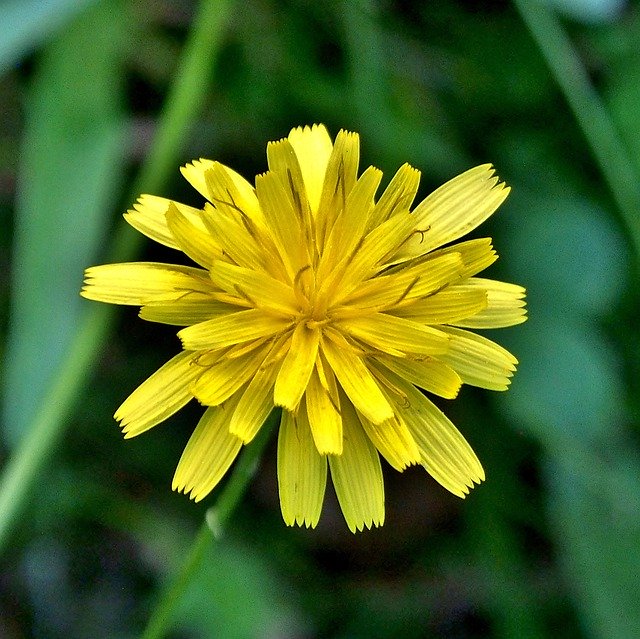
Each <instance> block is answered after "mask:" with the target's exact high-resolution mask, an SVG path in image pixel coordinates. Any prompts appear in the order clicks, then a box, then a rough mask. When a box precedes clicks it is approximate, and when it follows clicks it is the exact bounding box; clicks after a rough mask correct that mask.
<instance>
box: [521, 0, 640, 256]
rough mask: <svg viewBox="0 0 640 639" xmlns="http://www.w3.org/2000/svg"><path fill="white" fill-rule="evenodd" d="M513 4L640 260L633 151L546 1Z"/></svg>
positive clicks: (638, 184)
mask: <svg viewBox="0 0 640 639" xmlns="http://www.w3.org/2000/svg"><path fill="white" fill-rule="evenodd" d="M514 4H515V6H516V7H517V9H518V11H519V12H520V15H521V17H522V19H523V21H524V22H525V24H526V25H527V28H528V29H529V31H530V32H531V35H532V36H533V39H534V40H535V42H536V44H537V45H538V48H539V49H540V52H541V53H542V55H543V56H544V58H545V60H546V62H547V65H548V66H549V69H550V71H551V73H552V74H553V76H554V78H555V80H556V82H557V83H558V86H559V87H560V90H561V91H562V93H563V95H564V97H565V99H566V101H567V103H568V105H569V107H570V108H571V110H572V111H573V114H574V116H575V118H576V120H577V121H578V124H579V125H580V128H581V129H582V132H583V134H584V136H585V138H586V140H587V143H588V144H589V146H590V147H591V152H592V154H593V157H594V158H595V160H596V162H597V163H598V166H599V168H600V171H601V172H602V176H603V177H604V179H605V181H606V182H607V185H608V186H609V189H610V190H611V194H612V197H613V199H614V201H615V203H616V205H617V207H618V209H619V213H620V217H621V219H622V221H623V223H624V226H625V230H626V232H627V234H628V235H629V239H630V240H631V244H632V246H633V249H634V253H635V256H636V261H637V260H638V258H639V257H640V216H639V215H638V211H640V176H638V175H637V174H636V172H635V170H634V165H633V162H632V160H631V157H630V154H629V151H628V149H627V148H626V147H625V145H624V144H623V142H622V139H621V136H620V133H619V132H618V131H617V129H616V127H615V125H614V123H613V121H612V119H611V116H610V115H609V112H608V110H607V108H606V107H605V105H604V102H603V101H602V99H601V98H600V96H599V95H598V94H597V92H596V91H595V89H594V87H593V85H592V83H591V81H590V79H589V75H588V73H587V71H586V69H585V67H584V65H583V64H582V61H581V59H580V56H579V55H578V53H577V52H576V51H575V49H574V48H573V46H572V45H571V41H570V40H569V38H568V37H567V34H566V33H565V31H564V29H563V28H562V25H561V24H560V21H559V20H558V18H557V17H556V16H555V14H554V13H553V12H552V11H550V10H549V9H548V8H547V7H546V6H545V4H544V3H542V2H534V1H533V0H514Z"/></svg>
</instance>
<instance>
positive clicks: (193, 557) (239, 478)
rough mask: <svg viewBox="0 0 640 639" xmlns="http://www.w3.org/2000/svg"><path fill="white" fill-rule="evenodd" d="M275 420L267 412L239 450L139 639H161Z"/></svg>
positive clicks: (242, 489) (235, 503) (233, 506)
mask: <svg viewBox="0 0 640 639" xmlns="http://www.w3.org/2000/svg"><path fill="white" fill-rule="evenodd" d="M278 418H279V414H278V412H277V411H274V412H273V413H271V416H270V417H269V419H268V420H267V421H266V422H265V424H264V425H263V426H262V428H261V429H260V432H259V433H258V435H257V437H256V438H255V439H254V440H253V442H251V444H249V445H248V446H245V448H244V449H243V451H242V455H241V456H240V459H239V460H238V462H237V463H236V465H235V467H234V469H233V472H232V474H231V477H230V478H229V481H228V482H227V483H226V484H225V486H224V489H223V490H222V492H221V493H220V496H219V497H218V499H217V501H216V503H215V505H214V506H212V507H211V508H209V510H207V512H206V515H205V521H204V522H203V523H202V526H201V527H200V530H199V532H198V534H197V535H196V538H195V539H194V541H193V544H192V545H191V548H190V549H189V552H188V553H187V556H186V559H185V561H184V564H183V565H182V567H181V568H180V570H179V572H178V573H177V574H176V575H175V577H174V578H173V581H172V582H171V583H170V584H169V586H168V587H167V588H166V589H165V591H164V593H163V595H162V597H161V599H160V601H159V602H158V605H157V606H156V607H155V608H154V610H153V612H152V613H151V616H150V618H149V621H148V623H147V627H146V628H145V631H144V633H143V634H142V639H161V637H163V636H164V635H165V634H166V632H167V630H168V628H169V625H170V623H171V621H172V619H173V616H174V613H175V610H176V608H177V607H178V604H179V603H180V600H181V599H182V595H183V594H184V592H185V591H186V589H187V587H188V586H189V584H190V583H191V579H192V578H193V576H194V574H195V573H196V571H197V569H198V567H199V566H200V564H201V563H202V561H203V559H204V557H205V553H206V551H207V549H208V548H209V545H210V543H211V541H213V540H214V539H220V538H221V537H222V535H223V534H224V531H225V529H226V525H227V523H228V521H229V519H230V517H231V515H232V514H233V512H234V511H235V509H236V507H237V506H238V504H239V503H240V500H241V499H242V496H243V495H244V493H245V492H246V490H247V487H248V486H249V482H250V481H251V479H252V477H253V476H254V475H255V472H256V470H257V468H258V464H259V462H260V458H261V457H262V453H263V452H264V449H265V447H266V445H267V442H268V441H269V439H270V438H271V434H272V433H273V431H274V428H275V425H276V423H277V421H278Z"/></svg>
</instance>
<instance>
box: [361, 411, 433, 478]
mask: <svg viewBox="0 0 640 639" xmlns="http://www.w3.org/2000/svg"><path fill="white" fill-rule="evenodd" d="M359 418H360V422H361V424H362V427H363V428H364V431H365V433H366V434H367V437H369V439H370V440H371V441H372V443H373V445H374V446H375V447H376V448H377V449H378V451H379V452H380V454H381V455H382V456H383V457H384V458H385V459H386V460H387V461H388V462H389V464H390V465H391V466H392V467H393V468H395V469H396V470H397V471H400V472H402V471H403V470H404V469H405V468H406V467H407V466H412V465H414V464H419V463H420V461H421V455H420V449H419V448H418V446H417V444H416V442H415V440H414V438H413V435H412V434H411V432H410V431H409V429H408V428H407V426H406V424H405V423H404V421H403V420H401V419H400V418H398V416H394V418H393V419H390V420H388V421H386V422H383V423H382V424H373V423H372V422H370V421H369V420H368V419H367V418H366V417H364V416H363V415H359Z"/></svg>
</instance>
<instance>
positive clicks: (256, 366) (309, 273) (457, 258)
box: [82, 125, 525, 531]
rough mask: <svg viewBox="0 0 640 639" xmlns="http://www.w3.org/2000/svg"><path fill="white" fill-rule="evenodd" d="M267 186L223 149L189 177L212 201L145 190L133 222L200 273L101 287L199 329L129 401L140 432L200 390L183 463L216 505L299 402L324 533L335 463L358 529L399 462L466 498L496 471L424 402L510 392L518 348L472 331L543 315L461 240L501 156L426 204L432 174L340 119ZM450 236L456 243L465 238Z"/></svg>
mask: <svg viewBox="0 0 640 639" xmlns="http://www.w3.org/2000/svg"><path fill="white" fill-rule="evenodd" d="M267 158H268V166H269V170H268V171H267V172H266V173H264V174H262V175H259V176H257V177H256V180H255V187H254V186H252V185H251V184H250V183H249V182H247V181H246V180H245V179H243V178H242V177H241V176H240V175H238V174H237V173H236V172H234V171H233V170H231V169H229V168H228V167H226V166H224V165H222V164H220V163H219V162H212V161H210V160H197V161H194V162H192V163H191V164H187V165H186V166H185V167H183V168H182V173H183V175H184V177H185V178H186V179H187V180H188V181H189V182H190V183H191V185H192V186H193V187H195V188H196V189H197V190H198V191H199V192H200V193H201V194H202V196H203V197H204V198H206V200H207V201H206V203H205V205H204V207H203V208H202V209H197V208H192V207H190V206H186V205H184V204H180V203H178V202H173V201H171V200H166V199H164V198H160V197H156V196H152V195H143V196H141V197H140V199H139V200H138V202H137V203H136V204H135V206H134V208H133V209H131V210H130V211H128V213H127V214H126V219H127V221H128V222H129V223H130V224H131V225H132V226H133V227H135V228H136V229H138V230H139V231H141V232H142V233H144V234H145V235H147V236H148V237H150V238H151V239H153V240H156V241H157V242H160V243H161V244H164V245H166V246H169V247H172V248H175V249H178V250H180V251H182V252H184V253H185V254H186V255H187V256H188V257H189V258H191V259H192V260H193V261H194V262H195V263H196V264H197V265H198V266H175V265H169V264H159V263H150V262H138V263H128V264H108V265H104V266H95V267H92V268H89V269H87V271H86V282H85V287H84V288H83V291H82V295H84V297H87V298H89V299H93V300H99V301H102V302H110V303H114V304H131V305H136V306H140V307H141V310H140V317H142V318H143V319H146V320H149V321H153V322H161V323H165V324H172V325H176V326H181V327H184V328H182V329H181V330H179V331H178V337H179V338H180V340H181V342H182V347H183V350H182V351H181V352H180V353H179V354H178V355H176V356H175V357H174V358H173V359H171V360H169V361H168V362H167V363H166V364H165V365H164V366H162V368H160V369H159V370H158V371H157V372H156V373H154V374H153V375H152V376H151V377H150V378H149V379H147V380H146V381H145V382H144V383H143V384H142V385H141V386H140V387H139V388H138V389H137V390H135V391H134V392H133V393H132V395H130V396H129V398H128V399H127V400H125V402H124V403H123V404H122V406H120V408H119V409H118V410H117V412H116V414H115V418H116V419H117V420H118V421H120V423H121V425H122V428H123V431H124V433H125V436H126V437H133V436H135V435H139V434H140V433H142V432H144V431H146V430H148V429H149V428H151V427H152V426H155V425H156V424H158V423H159V422H161V421H163V420H165V419H166V418H167V417H169V416H170V415H172V414H173V413H175V412H176V411H177V410H179V409H180V408H181V407H182V406H184V405H185V404H186V403H187V402H188V401H189V400H191V399H192V398H196V399H197V400H198V401H199V402H200V403H201V404H203V405H204V406H206V407H207V409H206V411H205V412H204V415H203V417H202V419H201V420H200V422H199V423H198V425H197V427H196V429H195V431H194V433H193V435H192V436H191V438H190V440H189V442H188V444H187V446H186V448H185V451H184V453H183V455H182V458H181V459H180V462H179V464H178V468H177V470H176V474H175V477H174V480H173V488H174V489H175V490H179V491H183V492H185V493H189V495H190V496H191V497H192V498H194V499H195V500H196V501H197V500H200V499H202V498H203V497H205V496H206V495H207V494H208V493H209V492H210V491H211V490H212V489H213V488H214V487H215V486H216V484H217V483H218V482H219V481H220V479H221V478H222V477H223V476H224V474H225V473H226V472H227V470H228V469H229V467H230V466H231V464H232V463H233V461H234V459H235V457H236V456H237V454H238V452H239V451H240V449H241V448H242V446H243V444H247V443H248V442H250V441H251V440H252V439H253V438H254V437H255V435H256V433H257V432H258V431H259V429H260V427H261V426H262V424H263V422H264V420H265V419H266V417H267V416H268V415H269V413H270V412H271V411H272V410H273V409H274V407H276V406H279V407H282V417H281V422H280V428H279V435H278V482H279V492H280V503H281V507H282V514H283V517H284V520H285V522H286V523H287V524H289V525H292V524H294V523H297V524H300V525H302V524H304V525H307V526H315V525H316V523H317V522H318V519H319V516H320V511H321V508H322V502H323V499H324V492H325V486H326V481H327V472H328V471H330V473H331V477H332V480H333V483H334V486H335V490H336V493H337V496H338V500H339V502H340V506H341V509H342V512H343V514H344V516H345V519H346V521H347V524H348V526H349V528H350V529H351V530H352V531H355V530H356V529H357V530H361V529H363V528H364V527H365V526H366V527H371V526H372V525H380V524H382V523H383V521H384V489H383V481H382V469H381V464H380V455H382V456H383V457H384V458H385V459H386V460H387V462H388V463H389V464H390V465H391V466H392V467H393V468H395V469H397V470H399V471H402V470H403V469H404V468H406V467H407V466H410V465H413V464H419V465H421V466H423V467H424V468H425V469H426V470H427V471H428V472H429V473H430V474H431V475H432V476H433V477H434V478H435V479H436V481H438V482H439V483H440V484H442V485H443V486H444V487H445V488H447V489H448V490H449V491H451V492H452V493H454V494H455V495H458V496H460V497H464V496H465V494H467V493H468V491H469V489H470V488H471V487H473V485H474V483H479V482H480V481H482V480H483V479H484V472H483V470H482V466H481V465H480V462H479V461H478V459H477V457H476V455H475V454H474V452H473V450H472V449H471V447H470V446H469V444H468V443H467V442H466V440H465V439H464V438H463V437H462V435H461V434H460V433H459V431H458V430H457V429H456V428H455V426H454V425H453V424H452V423H451V422H450V421H449V420H448V419H447V417H445V415H444V414H443V413H442V412H441V411H440V410H439V409H438V408H437V407H436V406H435V405H434V404H433V403H432V402H431V401H430V400H429V399H428V398H427V397H426V396H425V395H424V394H423V392H422V390H420V389H423V390H426V391H428V392H430V393H433V394H435V395H439V396H441V397H445V398H453V397H455V396H456V394H457V393H458V390H459V388H460V386H461V384H463V383H466V384H471V385H474V386H481V387H484V388H489V389H493V390H505V389H506V388H507V386H508V385H509V381H510V377H511V376H512V375H513V372H514V370H515V365H516V363H517V362H516V359H515V358H514V357H513V356H512V355H511V354H510V353H509V352H507V351H506V350H505V349H503V348H502V347H500V346H498V345H497V344H495V343H494V342H492V341H490V340H489V339H487V338H485V337H481V336H479V335H477V334H475V333H473V332H470V331H468V330H466V329H469V328H471V329H484V328H498V327H503V326H509V325H513V324H518V323H520V322H522V321H524V320H525V310H524V301H523V299H524V289H523V288H521V287H520V286H516V285H514V284H507V283H504V282H498V281H495V280H489V279H484V278H479V277H476V275H477V273H479V272H480V271H482V270H483V269H485V268H486V267H487V266H489V265H490V264H492V263H493V262H494V261H495V260H496V258H497V256H496V254H495V252H494V251H493V248H492V246H491V240H490V239H488V238H483V239H473V240H468V241H465V242H461V243H458V244H453V245H452V244H450V243H451V242H453V241H454V240H457V239H459V238H460V237H461V236H463V235H465V234H466V233H468V232H469V231H471V230H472V229H474V228H475V227H476V226H478V225H479V224H480V223H482V222H483V221H484V220H486V219H487V218H488V217H489V216H490V215H491V214H492V213H493V212H494V211H495V210H496V208H497V207H498V206H499V205H500V204H501V203H502V201H503V200H504V199H505V198H506V196H507V194H508V192H509V189H508V188H507V187H505V185H504V184H503V183H500V182H498V178H497V177H495V176H494V175H493V173H494V172H493V169H492V167H491V165H482V166H478V167H476V168H473V169H471V170H469V171H466V172H465V173H463V174H462V175H459V176H458V177H456V178H454V179H452V180H451V181H449V182H447V183H446V184H445V185H444V186H441V187H440V188H439V189H437V190H436V191H435V192H433V193H432V194H431V195H429V196H428V197H427V198H426V199H425V200H423V201H422V202H421V203H420V204H418V205H417V206H416V207H415V208H414V209H413V210H411V206H412V203H413V200H414V198H415V195H416V192H417V190H418V182H419V177H420V174H419V172H418V171H417V170H416V169H414V168H412V167H410V166H409V165H407V164H405V165H404V166H402V167H401V168H400V169H399V171H398V172H397V173H396V175H395V176H394V177H393V179H392V180H391V181H390V183H389V185H388V186H387V187H386V189H385V190H384V191H383V193H382V195H380V197H376V193H377V190H378V187H379V185H380V181H381V179H382V173H381V171H379V170H378V169H376V168H374V167H369V168H368V169H367V170H366V171H364V173H362V175H358V164H359V138H358V135H357V134H355V133H349V132H346V131H340V133H338V135H337V137H336V139H335V142H332V141H331V138H330V137H329V135H328V133H327V131H326V129H325V128H324V126H322V125H315V126H313V127H304V128H296V129H293V130H292V131H291V133H290V134H289V136H288V137H287V138H286V139H283V140H280V141H278V142H271V143H269V145H268V146H267ZM445 245H446V246H445Z"/></svg>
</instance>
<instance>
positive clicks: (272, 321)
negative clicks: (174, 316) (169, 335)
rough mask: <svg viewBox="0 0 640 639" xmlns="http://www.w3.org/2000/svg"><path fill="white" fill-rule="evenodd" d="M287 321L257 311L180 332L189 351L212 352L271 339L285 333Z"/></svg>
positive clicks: (227, 317) (237, 314)
mask: <svg viewBox="0 0 640 639" xmlns="http://www.w3.org/2000/svg"><path fill="white" fill-rule="evenodd" d="M289 324H290V322H288V321H287V320H284V319H279V318H275V317H269V316H268V315H265V314H264V313H263V312H262V311H259V310H257V309H249V310H248V311H238V312H237V313H230V314H228V315H222V316H220V317H214V318H213V319H211V320H208V321H206V322H202V323H200V324H195V325H194V326H188V327H187V328H183V329H182V330H181V331H179V332H178V337H179V338H180V339H181V340H182V344H183V346H184V348H185V349H186V350H194V351H199V350H209V349H218V348H224V347H226V346H233V345H234V344H240V343H242V342H248V341H250V340H254V339H258V338H260V337H269V336H271V335H276V334H277V333H280V332H281V331H283V330H284V329H285V328H287V326H288V325H289Z"/></svg>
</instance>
